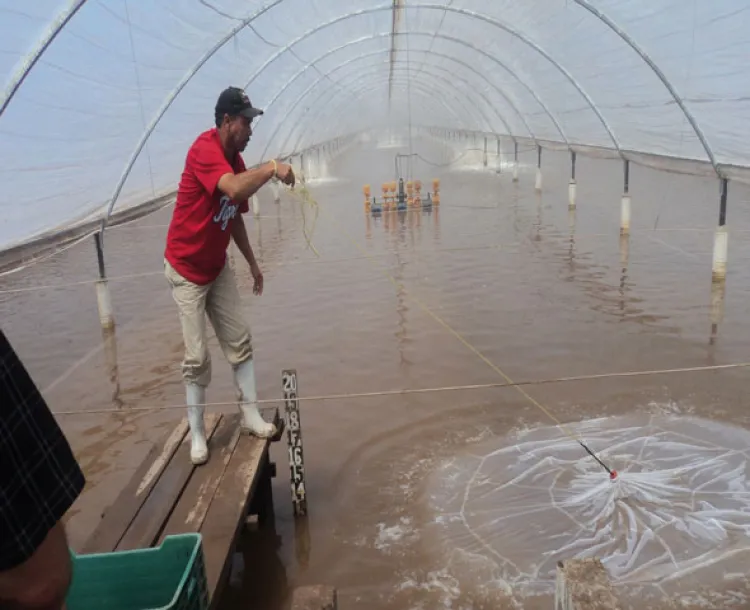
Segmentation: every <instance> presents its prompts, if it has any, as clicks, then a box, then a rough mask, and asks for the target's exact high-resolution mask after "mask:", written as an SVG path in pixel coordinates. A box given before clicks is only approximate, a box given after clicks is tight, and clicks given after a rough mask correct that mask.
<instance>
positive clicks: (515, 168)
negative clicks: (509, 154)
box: [513, 140, 518, 182]
mask: <svg viewBox="0 0 750 610" xmlns="http://www.w3.org/2000/svg"><path fill="white" fill-rule="evenodd" d="M513 182H518V141H517V140H514V141H513Z"/></svg>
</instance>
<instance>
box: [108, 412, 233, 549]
mask: <svg viewBox="0 0 750 610" xmlns="http://www.w3.org/2000/svg"><path fill="white" fill-rule="evenodd" d="M219 419H221V414H220V413H209V414H207V415H206V417H205V422H206V440H210V439H211V437H212V436H213V433H214V431H215V430H216V426H217V424H218V423H219ZM194 469H195V466H194V465H193V463H192V462H191V461H190V435H189V434H186V435H185V438H184V439H183V441H182V442H181V443H180V445H179V447H178V448H177V450H176V451H175V452H174V455H173V456H172V459H171V460H170V462H169V464H168V465H167V466H166V468H164V469H163V471H162V473H161V476H160V477H159V482H158V484H157V485H155V486H154V487H153V488H152V489H151V493H150V494H149V496H148V498H147V499H146V501H145V502H144V503H143V506H141V509H140V510H139V511H138V514H137V515H136V517H135V519H133V522H132V523H131V524H130V527H129V528H128V529H127V531H126V532H125V535H124V536H123V537H122V539H121V540H120V542H119V543H118V544H117V547H116V550H118V551H130V550H133V549H145V548H148V547H150V546H152V545H153V544H154V543H155V542H156V541H157V540H158V538H159V534H160V533H161V530H162V527H163V526H164V524H165V523H166V522H167V520H168V519H169V516H170V515H171V514H172V509H173V508H174V506H175V503H176V502H177V499H178V498H179V497H180V495H181V494H182V491H183V490H184V489H185V485H186V484H187V482H188V479H189V478H190V475H191V474H192V473H193V470H194Z"/></svg>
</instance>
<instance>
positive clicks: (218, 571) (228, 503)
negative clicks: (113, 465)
mask: <svg viewBox="0 0 750 610" xmlns="http://www.w3.org/2000/svg"><path fill="white" fill-rule="evenodd" d="M275 422H276V424H277V428H279V432H278V433H277V435H276V437H275V438H274V439H272V440H268V439H259V438H257V437H255V436H250V435H248V434H240V414H239V413H235V414H231V415H222V414H217V413H209V414H207V415H206V437H207V439H208V446H209V450H210V459H209V461H208V462H207V463H206V464H203V465H201V466H193V464H192V462H191V461H190V434H189V433H188V424H187V420H186V419H183V420H182V421H181V422H180V423H179V424H178V425H177V426H176V427H175V428H174V430H173V431H172V432H171V433H170V434H169V435H168V436H167V437H166V439H165V440H164V442H163V443H162V444H161V445H160V446H155V447H154V448H153V449H152V450H151V451H150V452H149V454H148V455H147V456H146V457H145V459H144V460H143V462H142V463H141V465H140V466H139V468H138V470H137V471H136V472H135V474H134V475H133V477H132V478H131V479H130V482H129V483H128V484H127V485H126V486H125V488H124V489H123V490H122V492H121V493H120V495H119V496H118V497H117V499H116V500H115V501H114V503H113V504H112V505H111V506H110V507H109V508H108V509H107V510H106V511H105V512H104V514H103V515H102V519H101V521H100V522H99V524H98V525H97V527H96V529H95V530H94V532H93V533H92V534H91V536H90V537H89V538H88V540H87V541H86V543H85V545H84V547H83V548H82V549H81V551H80V552H81V553H102V552H112V551H121V550H129V549H136V548H148V547H152V546H158V545H159V544H161V542H162V541H163V540H164V537H165V536H168V535H171V534H181V533H188V532H200V533H201V534H202V535H203V553H204V557H205V565H206V577H207V580H208V595H209V600H210V603H211V607H212V608H213V607H215V605H216V602H217V601H218V599H219V596H220V594H221V591H222V589H223V586H224V584H225V581H226V577H227V575H228V571H229V570H228V569H229V566H230V565H231V559H232V555H233V553H234V549H235V547H236V543H237V538H238V536H239V534H240V532H241V531H242V528H243V527H244V525H245V522H246V519H247V517H248V514H249V513H250V514H254V515H257V518H258V520H259V522H260V523H261V524H262V523H263V522H264V521H265V520H266V519H268V518H272V516H273V515H272V512H273V501H272V498H271V494H270V490H271V478H272V477H273V476H275V466H274V465H273V464H272V463H271V462H270V459H269V448H270V444H271V442H274V441H277V440H279V439H280V438H281V435H282V433H283V427H284V422H283V419H281V418H280V417H279V414H278V411H277V412H276V416H275Z"/></svg>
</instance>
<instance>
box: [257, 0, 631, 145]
mask: <svg viewBox="0 0 750 610" xmlns="http://www.w3.org/2000/svg"><path fill="white" fill-rule="evenodd" d="M408 8H411V9H415V8H421V9H428V10H442V11H448V12H452V13H457V14H460V15H464V16H467V17H470V18H473V19H478V20H479V21H484V22H485V23H488V24H489V25H492V26H493V27H497V28H499V29H501V30H504V31H505V32H507V33H508V34H510V35H511V36H515V37H516V38H518V40H520V41H522V42H523V43H525V44H526V45H527V46H529V47H531V48H532V49H534V50H535V51H536V52H537V53H539V54H541V55H542V56H543V57H544V58H545V59H547V60H548V61H549V62H550V63H551V64H552V65H553V66H554V67H555V68H556V69H557V70H558V71H560V72H561V73H562V74H563V76H565V78H566V79H567V80H568V81H569V82H570V84H572V85H573V87H575V89H576V90H577V91H578V92H579V93H580V94H581V95H582V96H583V98H584V99H585V100H586V103H587V104H588V105H589V107H590V108H591V110H593V111H594V113H595V114H596V116H597V117H598V119H599V121H600V122H601V124H602V126H603V127H604V129H605V130H606V132H607V134H608V135H609V137H610V139H611V140H612V143H613V144H614V146H615V150H617V152H618V154H619V155H620V157H622V156H623V153H622V150H621V148H620V144H619V142H618V140H617V138H616V137H615V135H614V133H613V132H612V129H611V128H610V127H609V124H608V123H607V120H606V119H605V118H604V116H603V115H602V113H601V112H600V111H599V109H598V108H597V107H596V104H594V101H593V100H592V99H591V98H590V97H589V95H588V94H587V93H586V91H585V90H584V89H583V87H582V86H581V85H580V84H579V83H578V81H577V80H576V79H575V78H574V77H573V75H572V74H570V72H568V71H567V70H566V69H565V68H564V67H563V66H562V64H560V63H559V62H558V61H557V60H555V59H554V58H553V57H552V56H551V55H550V54H549V53H548V52H547V51H545V50H544V49H543V48H542V47H541V46H540V45H539V44H537V43H536V42H534V41H533V40H531V39H530V38H528V37H527V36H526V35H525V34H522V33H521V32H519V31H518V30H516V29H515V28H513V27H511V26H509V25H507V24H505V23H503V22H502V21H498V20H496V19H494V18H492V17H489V16H487V15H485V14H483V13H478V12H476V11H470V10H467V9H463V8H457V7H453V6H446V5H442V4H429V3H425V4H422V3H416V4H409V7H408ZM392 9H393V5H392V4H385V5H380V6H374V7H369V8H365V9H360V10H358V11H352V12H351V13H347V14H345V15H341V16H339V17H336V18H335V19H331V20H330V21H327V22H325V23H322V24H319V25H317V26H315V27H314V28H311V29H309V30H307V31H306V32H304V33H303V34H301V35H300V36H298V37H297V38H295V39H294V40H292V41H290V42H289V43H288V44H287V45H285V46H284V47H282V48H280V49H279V50H278V51H277V52H276V53H274V54H273V55H272V56H271V57H269V58H268V59H267V60H266V61H265V63H264V64H263V65H262V66H261V67H260V68H258V70H257V71H256V72H255V74H253V76H252V77H251V78H250V80H249V81H248V83H247V85H246V86H245V88H247V87H249V86H250V84H251V83H252V82H253V81H254V80H255V79H256V78H257V77H258V76H259V75H260V74H261V73H262V72H263V71H264V70H265V69H266V68H267V67H268V66H269V65H271V64H272V63H273V62H274V61H276V59H278V58H279V57H281V56H282V55H283V54H284V53H286V52H287V51H289V50H290V49H291V48H292V47H294V46H295V45H297V44H299V43H300V42H302V41H304V40H306V39H307V38H309V37H310V36H312V35H313V34H316V33H317V32H319V31H320V30H322V29H325V28H327V27H330V26H332V25H335V24H337V23H340V22H342V21H345V20H347V19H351V18H352V17H359V16H361V15H369V14H371V13H377V12H380V11H386V10H392Z"/></svg>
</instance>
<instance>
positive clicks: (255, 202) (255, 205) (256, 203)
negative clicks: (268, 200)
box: [252, 195, 260, 216]
mask: <svg viewBox="0 0 750 610" xmlns="http://www.w3.org/2000/svg"><path fill="white" fill-rule="evenodd" d="M252 200H253V214H254V215H255V216H260V202H259V201H258V195H253V196H252Z"/></svg>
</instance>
